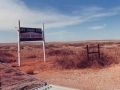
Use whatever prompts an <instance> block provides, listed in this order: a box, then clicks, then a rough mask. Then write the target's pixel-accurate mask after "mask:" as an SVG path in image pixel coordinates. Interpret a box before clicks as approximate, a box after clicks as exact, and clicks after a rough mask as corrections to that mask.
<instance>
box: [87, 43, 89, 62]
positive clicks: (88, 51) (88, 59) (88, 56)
mask: <svg viewBox="0 0 120 90" xmlns="http://www.w3.org/2000/svg"><path fill="white" fill-rule="evenodd" d="M87 58H88V60H89V48H88V45H87Z"/></svg>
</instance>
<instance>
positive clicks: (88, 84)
mask: <svg viewBox="0 0 120 90" xmlns="http://www.w3.org/2000/svg"><path fill="white" fill-rule="evenodd" d="M35 76H36V77H38V78H42V79H44V80H45V81H47V82H48V83H50V84H55V85H61V86H66V87H72V88H78V89H83V90H115V89H120V65H116V66H112V67H109V68H105V69H100V70H92V69H84V70H61V71H60V70H49V71H39V74H36V75H35Z"/></svg>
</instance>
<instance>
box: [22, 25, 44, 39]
mask: <svg viewBox="0 0 120 90" xmlns="http://www.w3.org/2000/svg"><path fill="white" fill-rule="evenodd" d="M42 40H43V35H42V29H41V28H25V27H20V41H42Z"/></svg>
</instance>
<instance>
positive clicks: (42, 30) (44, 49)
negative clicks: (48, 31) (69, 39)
mask: <svg viewBox="0 0 120 90" xmlns="http://www.w3.org/2000/svg"><path fill="white" fill-rule="evenodd" d="M42 32H43V52H44V62H46V55H45V52H46V50H45V36H44V23H43V26H42Z"/></svg>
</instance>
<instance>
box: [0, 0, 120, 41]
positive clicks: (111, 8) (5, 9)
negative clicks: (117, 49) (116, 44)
mask: <svg viewBox="0 0 120 90" xmlns="http://www.w3.org/2000/svg"><path fill="white" fill-rule="evenodd" d="M18 20H20V21H21V27H22V26H23V27H35V28H41V26H42V23H44V24H45V39H46V41H47V42H59V41H64V42H65V41H81V40H82V41H83V40H109V39H113V40H116V39H119V40H120V25H119V22H120V0H0V42H1V43H4V42H17V40H18V39H17V29H16V28H15V27H17V21H18Z"/></svg>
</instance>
